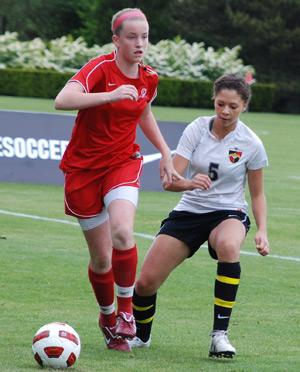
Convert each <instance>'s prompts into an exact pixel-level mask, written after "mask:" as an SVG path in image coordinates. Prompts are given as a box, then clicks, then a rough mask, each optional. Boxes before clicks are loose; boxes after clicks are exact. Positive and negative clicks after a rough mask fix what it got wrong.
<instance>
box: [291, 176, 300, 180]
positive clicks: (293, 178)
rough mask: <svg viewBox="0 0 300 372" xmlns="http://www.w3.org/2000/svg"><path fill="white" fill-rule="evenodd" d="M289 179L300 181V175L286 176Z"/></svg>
mask: <svg viewBox="0 0 300 372" xmlns="http://www.w3.org/2000/svg"><path fill="white" fill-rule="evenodd" d="M288 178H289V179H290V180H297V181H300V176H288Z"/></svg>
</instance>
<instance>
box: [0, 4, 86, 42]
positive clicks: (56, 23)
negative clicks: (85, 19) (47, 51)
mask: <svg viewBox="0 0 300 372" xmlns="http://www.w3.org/2000/svg"><path fill="white" fill-rule="evenodd" d="M79 1H80V0H51V1H43V0H1V5H0V27H1V32H2V33H4V32H5V31H11V32H12V31H16V32H18V33H19V36H20V38H21V39H23V40H30V39H33V38H35V37H40V38H42V39H46V40H49V39H54V38H57V37H60V36H63V35H65V34H70V33H74V34H76V30H78V29H79V28H80V25H81V23H80V22H81V21H80V18H79V16H78V13H77V7H78V4H79Z"/></svg>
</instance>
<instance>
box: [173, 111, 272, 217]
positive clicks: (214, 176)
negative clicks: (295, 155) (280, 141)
mask: <svg viewBox="0 0 300 372" xmlns="http://www.w3.org/2000/svg"><path fill="white" fill-rule="evenodd" d="M213 119H214V117H199V118H197V119H196V120H194V121H193V122H192V123H191V124H189V125H188V126H187V127H186V128H185V130H184V132H183V134H182V136H181V138H180V140H179V143H178V146H177V149H176V153H177V154H178V155H180V156H182V157H184V158H185V159H187V160H189V162H190V163H189V167H188V170H187V178H188V179H192V178H193V177H194V176H195V175H196V174H197V173H202V174H207V175H209V176H210V178H211V180H212V185H211V187H210V189H208V190H201V189H195V190H193V191H185V192H184V193H183V195H182V198H181V200H180V202H179V203H178V204H177V206H176V207H175V208H174V209H175V210H177V211H188V212H193V213H207V212H213V211H216V210H221V209H229V210H240V211H242V212H244V213H247V207H248V204H247V202H246V200H245V184H246V174H247V170H256V169H260V168H263V167H265V166H267V165H268V158H267V154H266V151H265V148H264V146H263V144H262V141H261V140H260V139H259V138H258V136H257V135H256V134H255V133H254V132H253V131H252V130H251V129H250V128H248V127H247V126H246V125H245V124H244V123H243V122H241V121H240V120H239V121H238V123H237V126H236V128H235V129H234V130H233V131H232V132H230V133H229V134H228V135H227V136H225V137H224V138H223V139H221V140H220V139H217V138H216V137H215V136H214V135H213V134H212V133H211V130H210V122H211V121H212V120H213Z"/></svg>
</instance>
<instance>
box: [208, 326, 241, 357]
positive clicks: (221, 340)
mask: <svg viewBox="0 0 300 372" xmlns="http://www.w3.org/2000/svg"><path fill="white" fill-rule="evenodd" d="M211 336H212V339H211V345H210V349H209V356H210V357H216V358H232V357H233V356H234V355H235V354H236V350H235V348H234V347H233V346H232V345H231V344H230V342H229V340H228V337H227V331H213V332H212V334H211Z"/></svg>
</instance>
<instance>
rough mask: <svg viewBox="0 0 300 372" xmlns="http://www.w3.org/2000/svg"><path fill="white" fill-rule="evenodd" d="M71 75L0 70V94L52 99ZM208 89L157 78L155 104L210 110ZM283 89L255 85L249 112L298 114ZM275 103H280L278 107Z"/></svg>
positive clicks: (203, 83) (209, 86)
mask: <svg viewBox="0 0 300 372" xmlns="http://www.w3.org/2000/svg"><path fill="white" fill-rule="evenodd" d="M71 76H72V74H71V73H60V72H56V71H52V70H19V69H0V94H1V95H10V96H25V97H41V98H54V97H56V95H57V94H58V92H59V91H60V90H61V89H62V87H63V86H64V84H65V83H66V81H67V80H68V79H69V78H70V77H71ZM212 87H213V84H212V82H206V81H197V80H178V79H175V78H161V79H160V83H159V87H158V96H157V98H156V100H155V104H156V105H160V106H173V107H196V108H213V105H212V100H211V96H212ZM287 88H288V87H286V90H280V91H279V90H278V88H277V87H276V85H275V84H260V83H257V84H255V85H254V86H253V97H252V100H251V104H250V111H258V112H261V111H266V112H268V111H269V112H270V111H280V112H284V111H283V110H284V109H287V108H288V109H290V110H293V111H292V112H300V109H299V107H298V111H297V107H296V105H297V99H296V98H297V95H296V93H297V92H295V91H294V90H292V89H291V88H290V89H287ZM285 92H286V96H285ZM293 94H294V96H293ZM291 97H294V101H295V102H294V105H290V106H288V105H287V104H286V103H285V104H284V100H286V101H287V102H291ZM298 97H299V89H298ZM278 102H281V104H280V105H278ZM292 102H293V101H292ZM279 109H280V110H279Z"/></svg>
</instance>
